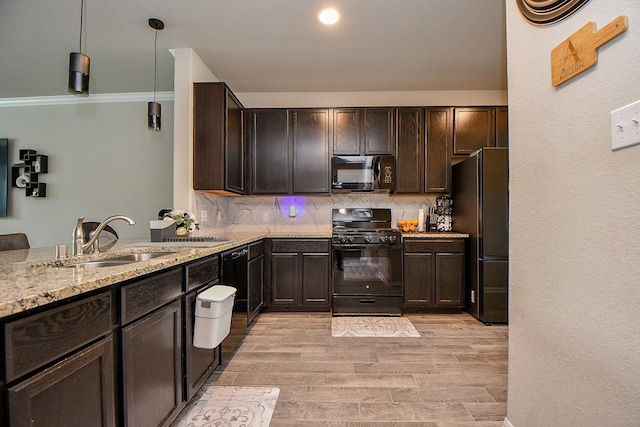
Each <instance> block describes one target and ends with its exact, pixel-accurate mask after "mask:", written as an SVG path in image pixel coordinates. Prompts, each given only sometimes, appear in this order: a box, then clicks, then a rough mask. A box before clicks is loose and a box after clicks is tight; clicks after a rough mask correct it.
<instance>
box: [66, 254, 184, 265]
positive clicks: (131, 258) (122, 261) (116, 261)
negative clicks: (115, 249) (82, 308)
mask: <svg viewBox="0 0 640 427" xmlns="http://www.w3.org/2000/svg"><path fill="white" fill-rule="evenodd" d="M173 254H175V252H140V253H132V254H126V255H119V256H114V257H111V258H105V259H100V260H87V261H78V262H72V263H69V264H64V265H61V266H60V267H65V268H100V267H116V266H119V265H126V264H133V263H136V262H141V261H148V260H150V259H154V258H158V257H161V256H165V255H173Z"/></svg>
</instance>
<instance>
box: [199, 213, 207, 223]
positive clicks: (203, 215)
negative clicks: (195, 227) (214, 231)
mask: <svg viewBox="0 0 640 427" xmlns="http://www.w3.org/2000/svg"><path fill="white" fill-rule="evenodd" d="M200 221H202V222H206V221H207V211H205V210H201V211H200Z"/></svg>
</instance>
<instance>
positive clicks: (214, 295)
mask: <svg viewBox="0 0 640 427" xmlns="http://www.w3.org/2000/svg"><path fill="white" fill-rule="evenodd" d="M236 290H237V289H236V288H234V287H233V286H226V285H215V286H212V287H210V288H209V289H207V290H206V291H204V292H202V293H200V294H198V297H197V299H199V300H200V301H224V300H226V299H227V298H229V297H233V296H235V295H236Z"/></svg>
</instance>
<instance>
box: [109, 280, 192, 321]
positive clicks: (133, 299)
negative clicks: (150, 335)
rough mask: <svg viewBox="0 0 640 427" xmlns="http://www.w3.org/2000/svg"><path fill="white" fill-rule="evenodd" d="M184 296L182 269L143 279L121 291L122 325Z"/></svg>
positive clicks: (124, 287)
mask: <svg viewBox="0 0 640 427" xmlns="http://www.w3.org/2000/svg"><path fill="white" fill-rule="evenodd" d="M181 294H182V269H179V268H176V269H173V270H170V271H168V272H166V273H161V274H158V275H156V276H152V277H149V278H147V279H142V280H140V281H137V282H134V283H131V284H129V285H126V286H123V287H122V290H121V304H122V324H126V323H129V322H131V321H132V320H135V319H137V318H139V317H141V316H144V315H145V314H147V313H149V312H151V311H153V310H155V309H156V308H158V307H161V306H162V305H164V304H166V303H168V302H170V301H172V300H174V299H176V298H178V297H179V296H180V295H181Z"/></svg>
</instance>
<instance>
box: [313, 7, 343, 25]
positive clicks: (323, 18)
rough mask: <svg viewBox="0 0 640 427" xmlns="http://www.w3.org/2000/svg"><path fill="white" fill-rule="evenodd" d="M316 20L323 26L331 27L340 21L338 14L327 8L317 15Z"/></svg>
mask: <svg viewBox="0 0 640 427" xmlns="http://www.w3.org/2000/svg"><path fill="white" fill-rule="evenodd" d="M318 20H319V21H320V22H322V23H323V24H325V25H333V24H335V23H336V22H338V20H340V14H339V13H338V11H337V10H335V9H332V8H327V9H324V10H322V11H321V12H320V13H319V14H318Z"/></svg>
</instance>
